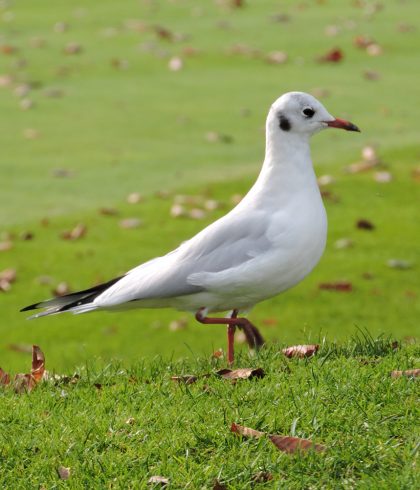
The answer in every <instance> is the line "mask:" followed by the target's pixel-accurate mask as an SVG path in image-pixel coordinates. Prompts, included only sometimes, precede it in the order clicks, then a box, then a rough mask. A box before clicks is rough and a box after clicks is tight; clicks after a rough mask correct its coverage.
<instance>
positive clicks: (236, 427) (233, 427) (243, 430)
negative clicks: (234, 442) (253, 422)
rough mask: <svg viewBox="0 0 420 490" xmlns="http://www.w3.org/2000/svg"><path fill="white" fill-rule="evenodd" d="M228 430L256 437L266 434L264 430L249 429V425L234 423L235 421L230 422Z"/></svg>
mask: <svg viewBox="0 0 420 490" xmlns="http://www.w3.org/2000/svg"><path fill="white" fill-rule="evenodd" d="M230 430H231V432H234V433H235V434H239V435H240V436H244V437H255V438H257V439H259V438H260V437H263V436H265V435H266V433H265V432H260V431H259V430H255V429H250V428H249V427H244V426H243V425H239V424H235V422H232V425H231V427H230Z"/></svg>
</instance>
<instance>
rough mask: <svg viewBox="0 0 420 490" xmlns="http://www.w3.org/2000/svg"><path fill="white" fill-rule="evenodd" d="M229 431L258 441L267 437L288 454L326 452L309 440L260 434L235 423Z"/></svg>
mask: <svg viewBox="0 0 420 490" xmlns="http://www.w3.org/2000/svg"><path fill="white" fill-rule="evenodd" d="M230 430H231V431H232V432H235V433H236V434H239V435H241V436H244V437H255V438H257V439H259V438H260V437H263V436H268V438H269V439H270V441H271V442H272V443H273V444H274V445H275V446H276V448H277V449H279V450H280V451H283V452H285V453H288V454H292V453H295V452H297V451H308V450H311V449H313V450H315V451H317V452H321V451H325V450H326V447H325V446H324V445H322V444H315V443H313V442H312V441H310V440H309V439H301V438H299V437H289V436H279V435H273V434H266V433H265V432H260V431H259V430H254V429H250V428H248V427H243V426H242V425H238V424H235V422H233V423H232V425H231V429H230Z"/></svg>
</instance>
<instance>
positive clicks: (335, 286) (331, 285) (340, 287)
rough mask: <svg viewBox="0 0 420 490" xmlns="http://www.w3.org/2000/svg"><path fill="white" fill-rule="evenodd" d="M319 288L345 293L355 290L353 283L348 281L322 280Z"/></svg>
mask: <svg viewBox="0 0 420 490" xmlns="http://www.w3.org/2000/svg"><path fill="white" fill-rule="evenodd" d="M318 288H319V289H323V290H325V291H340V292H345V293H349V292H350V291H353V285H352V283H351V282H348V281H337V282H321V283H320V284H319V285H318Z"/></svg>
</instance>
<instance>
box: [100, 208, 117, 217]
mask: <svg viewBox="0 0 420 490" xmlns="http://www.w3.org/2000/svg"><path fill="white" fill-rule="evenodd" d="M99 214H102V216H117V215H118V210H117V209H115V208H100V209H99Z"/></svg>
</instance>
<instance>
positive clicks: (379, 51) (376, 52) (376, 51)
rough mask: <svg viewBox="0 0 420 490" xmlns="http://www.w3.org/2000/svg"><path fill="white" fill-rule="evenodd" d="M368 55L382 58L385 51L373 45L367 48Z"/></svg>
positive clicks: (377, 45)
mask: <svg viewBox="0 0 420 490" xmlns="http://www.w3.org/2000/svg"><path fill="white" fill-rule="evenodd" d="M366 53H367V54H368V55H369V56H380V55H381V54H382V53H383V49H382V47H381V46H380V45H379V44H377V43H373V44H369V46H367V48H366Z"/></svg>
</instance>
